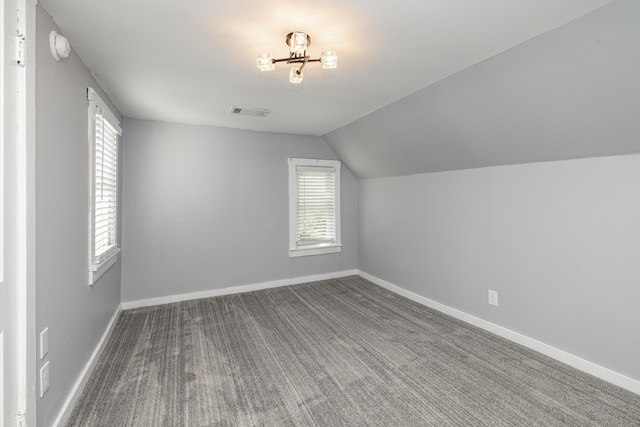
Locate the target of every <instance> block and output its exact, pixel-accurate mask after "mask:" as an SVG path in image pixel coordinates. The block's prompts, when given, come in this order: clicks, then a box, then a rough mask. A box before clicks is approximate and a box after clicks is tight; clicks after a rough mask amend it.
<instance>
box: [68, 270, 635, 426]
mask: <svg viewBox="0 0 640 427" xmlns="http://www.w3.org/2000/svg"><path fill="white" fill-rule="evenodd" d="M67 425H68V426H109V427H113V426H145V427H146V426H359V425H371V426H376V425H377V426H431V425H433V426H448V425H451V426H492V427H494V426H516V425H518V426H520V425H545V426H640V396H638V395H635V394H633V393H631V392H628V391H626V390H623V389H620V388H618V387H616V386H613V385H611V384H608V383H606V382H603V381H600V380H598V379H596V378H594V377H591V376H589V375H587V374H584V373H582V372H579V371H577V370H574V369H572V368H570V367H568V366H566V365H563V364H560V363H558V362H556V361H553V360H551V359H549V358H547V357H546V356H543V355H541V354H538V353H535V352H532V351H530V350H528V349H526V348H524V347H522V346H519V345H516V344H513V343H511V342H509V341H506V340H503V339H501V338H499V337H496V336H494V335H492V334H489V333H487V332H484V331H482V330H480V329H477V328H474V327H472V326H469V325H467V324H465V323H463V322H460V321H458V320H456V319H453V318H450V317H448V316H445V315H443V314H440V313H438V312H436V311H434V310H431V309H429V308H426V307H424V306H421V305H419V304H417V303H414V302H413V301H410V300H408V299H405V298H403V297H400V296H398V295H395V294H393V293H390V292H388V291H386V290H385V289H382V288H380V287H378V286H376V285H373V284H372V283H370V282H368V281H366V280H364V279H362V278H360V277H358V276H353V277H348V278H344V279H336V280H327V281H322V282H314V283H309V284H304V285H296V286H290V287H284V288H277V289H270V290H263V291H258V292H252V293H245V294H239V295H230V296H222V297H216V298H206V299H201V300H195V301H187V302H181V303H175V304H167V305H162V306H156V307H147V308H140V309H135V310H129V311H125V312H123V313H122V314H121V315H120V317H119V319H118V321H117V324H116V326H115V330H114V333H113V334H112V336H111V339H110V340H109V342H108V344H107V347H106V349H105V351H104V353H103V355H102V357H101V358H100V360H99V362H98V365H97V367H96V369H95V371H94V372H93V374H92V376H91V378H90V380H89V383H88V385H87V387H86V388H85V390H84V391H83V393H82V396H81V397H80V400H79V402H78V404H77V405H76V407H75V409H74V411H73V413H72V415H71V418H70V420H69V422H68V424H67Z"/></svg>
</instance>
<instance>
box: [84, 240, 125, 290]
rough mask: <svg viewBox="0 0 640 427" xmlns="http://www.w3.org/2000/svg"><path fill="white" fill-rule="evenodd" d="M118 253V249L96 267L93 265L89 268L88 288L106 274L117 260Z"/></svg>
mask: <svg viewBox="0 0 640 427" xmlns="http://www.w3.org/2000/svg"><path fill="white" fill-rule="evenodd" d="M119 253H120V248H116V249H114V250H113V251H112V252H111V254H110V255H109V258H107V259H105V260H104V261H102V262H101V263H100V264H98V265H93V266H91V267H89V286H91V285H93V284H94V283H96V281H97V280H98V279H99V278H100V276H102V275H103V274H104V273H106V272H107V270H108V269H109V268H111V266H112V265H113V264H115V263H116V261H117V260H118V254H119Z"/></svg>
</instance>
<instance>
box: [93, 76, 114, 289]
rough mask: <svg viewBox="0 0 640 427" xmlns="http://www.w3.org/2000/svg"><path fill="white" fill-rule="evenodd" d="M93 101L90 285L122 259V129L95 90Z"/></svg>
mask: <svg viewBox="0 0 640 427" xmlns="http://www.w3.org/2000/svg"><path fill="white" fill-rule="evenodd" d="M87 98H88V100H89V153H90V159H91V160H90V162H91V163H90V167H89V170H90V177H89V178H90V187H89V188H90V190H89V195H90V221H89V223H90V225H89V284H90V285H92V284H94V283H95V281H96V280H98V278H99V277H100V276H101V275H102V274H103V273H104V272H105V271H107V269H108V268H109V267H111V266H112V265H113V264H115V262H116V261H117V259H118V252H120V248H119V247H118V136H119V135H122V129H121V128H120V124H119V123H118V120H117V119H116V117H115V116H114V115H113V113H112V112H111V111H110V110H109V108H108V107H107V105H106V104H105V103H104V101H103V100H102V99H101V98H100V96H98V94H97V93H96V92H95V91H94V90H93V89H92V88H89V89H88V90H87Z"/></svg>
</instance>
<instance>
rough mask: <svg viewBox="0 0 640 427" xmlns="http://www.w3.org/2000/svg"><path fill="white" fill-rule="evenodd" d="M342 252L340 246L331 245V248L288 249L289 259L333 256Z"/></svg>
mask: <svg viewBox="0 0 640 427" xmlns="http://www.w3.org/2000/svg"><path fill="white" fill-rule="evenodd" d="M341 250H342V245H331V246H307V247H304V246H302V247H299V248H290V249H289V258H296V257H300V256H309V255H322V254H333V253H337V252H340V251H341Z"/></svg>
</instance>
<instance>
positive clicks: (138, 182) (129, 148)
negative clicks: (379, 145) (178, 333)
mask: <svg viewBox="0 0 640 427" xmlns="http://www.w3.org/2000/svg"><path fill="white" fill-rule="evenodd" d="M124 129H125V130H124V131H125V134H126V138H125V141H124V170H123V174H124V175H123V182H124V193H123V255H122V300H123V301H133V300H137V299H146V298H154V297H163V296H168V295H176V294H184V293H190V292H198V291H206V290H213V289H220V288H225V287H229V286H236V285H245V284H253V283H261V282H266V281H271V280H277V279H286V278H295V277H300V276H306V275H313V274H322V273H329V272H335V271H342V270H348V269H355V268H356V181H355V179H354V178H353V176H352V175H351V173H350V172H349V171H348V170H347V169H346V168H344V167H343V168H342V173H341V178H342V186H341V191H342V194H341V204H342V209H341V210H342V216H341V221H342V243H343V247H342V252H341V253H338V254H327V255H319V256H308V257H300V258H289V255H288V236H289V228H288V227H289V225H288V224H289V213H288V164H287V158H288V157H302V158H320V159H335V156H334V155H333V153H332V152H331V151H330V150H329V149H328V148H327V147H326V145H325V144H324V143H323V142H322V141H321V140H320V139H319V138H317V137H310V136H299V135H287V134H277V133H267V132H255V131H245V130H237V129H226V128H216V127H207V126H192V125H179V124H169V123H161V122H153V121H141V120H134V119H126V120H125V126H124Z"/></svg>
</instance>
